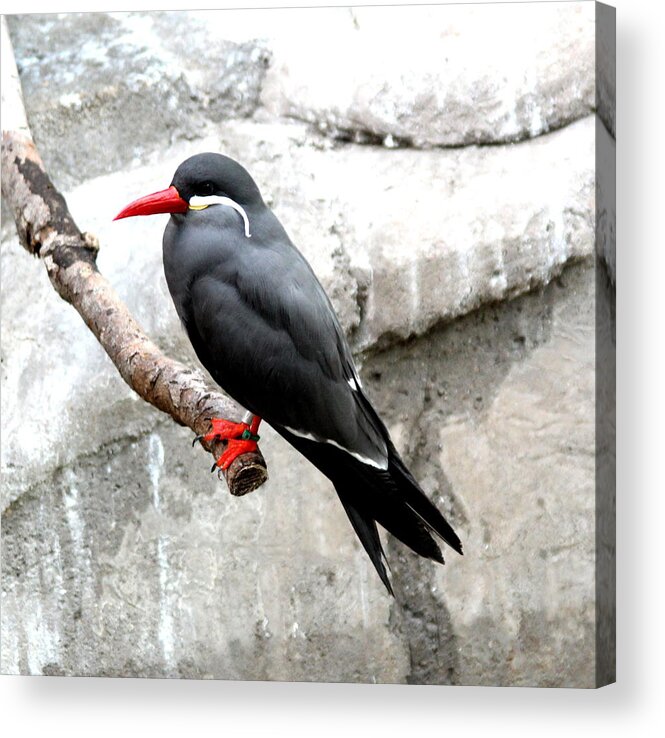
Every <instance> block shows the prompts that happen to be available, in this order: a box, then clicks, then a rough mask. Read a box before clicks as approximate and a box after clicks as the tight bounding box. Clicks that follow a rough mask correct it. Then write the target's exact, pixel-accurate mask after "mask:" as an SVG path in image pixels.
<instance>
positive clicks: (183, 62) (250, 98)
mask: <svg viewBox="0 0 665 738" xmlns="http://www.w3.org/2000/svg"><path fill="white" fill-rule="evenodd" d="M9 25H10V31H11V36H12V42H13V44H14V50H15V55H16V59H17V64H18V68H19V73H20V75H21V82H22V85H23V92H24V98H25V103H26V108H27V113H28V118H29V121H30V125H31V127H32V131H33V135H34V138H35V141H36V142H37V145H38V146H39V149H40V153H41V155H42V158H43V159H44V161H45V163H46V165H47V167H48V169H49V171H52V172H53V173H54V176H53V178H54V181H55V182H56V184H57V185H58V186H59V187H70V186H71V185H72V184H74V183H79V182H81V181H83V180H84V179H87V178H89V177H93V176H96V175H99V174H103V173H106V172H112V171H115V170H117V169H118V168H120V167H122V166H126V165H127V164H130V163H132V162H138V161H141V159H142V158H143V157H144V156H145V154H146V152H148V151H152V150H154V149H155V148H157V147H159V146H167V145H168V144H169V143H171V142H172V141H174V140H178V139H183V138H184V139H194V138H198V137H200V135H201V134H202V132H203V131H204V130H205V127H206V125H208V123H209V121H214V122H215V123H216V124H219V122H220V121H221V120H224V119H226V118H234V117H243V116H247V115H250V114H251V113H252V112H253V111H254V110H255V109H256V107H257V105H258V103H259V91H260V88H261V83H262V80H263V76H264V74H265V68H266V66H267V64H268V61H269V52H268V50H267V49H266V48H265V46H263V45H262V44H261V43H260V42H257V41H253V40H251V37H250V38H249V39H245V40H243V41H237V42H236V41H229V40H227V38H226V35H225V33H224V14H223V13H212V14H201V13H199V14H191V13H177V12H176V13H167V12H163V13H71V14H49V15H30V16H10V17H9Z"/></svg>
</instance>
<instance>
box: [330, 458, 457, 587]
mask: <svg viewBox="0 0 665 738" xmlns="http://www.w3.org/2000/svg"><path fill="white" fill-rule="evenodd" d="M389 451H390V458H389V464H388V469H387V470H386V471H381V470H379V469H376V468H374V467H370V466H369V465H367V464H363V463H362V462H360V461H356V460H355V459H354V460H352V461H351V462H350V464H349V465H348V466H346V468H344V469H338V473H337V474H335V475H334V476H333V483H334V485H335V489H336V490H337V494H338V495H339V498H340V500H341V502H342V505H343V506H344V509H345V510H346V513H347V515H348V516H349V519H350V521H351V524H352V525H353V528H354V530H355V531H356V533H357V534H358V538H360V541H361V543H362V544H363V546H364V548H365V550H366V551H367V553H368V554H369V557H370V559H371V560H372V563H373V564H374V566H375V568H376V570H377V572H378V574H379V576H380V577H381V581H382V582H383V583H384V584H385V586H386V588H387V590H388V592H390V594H394V593H393V589H392V586H391V584H390V579H389V577H388V573H387V571H386V567H385V563H387V562H386V557H385V554H384V551H383V547H382V546H381V540H380V539H379V534H378V531H377V528H376V524H377V523H379V524H380V525H381V526H383V527H384V528H385V529H386V530H387V531H388V532H390V533H392V535H394V536H395V537H396V538H398V539H399V540H400V541H402V543H404V544H405V545H407V546H408V547H409V548H410V549H412V550H413V551H415V552H416V553H417V554H419V555H420V556H423V557H425V558H428V559H432V560H434V561H438V562H439V563H441V564H443V563H444V561H443V556H442V554H441V549H440V548H439V546H438V544H437V542H436V540H435V539H434V538H433V536H432V533H434V534H436V535H437V536H439V537H440V538H442V539H443V540H444V541H445V542H446V543H447V544H448V545H449V546H450V547H451V548H452V549H454V550H455V551H457V552H458V553H460V554H461V553H462V544H461V542H460V539H459V537H458V536H457V534H456V533H455V531H454V530H453V529H452V527H451V526H450V524H449V523H448V521H447V520H446V519H445V518H444V517H443V515H442V514H441V513H440V512H439V510H438V509H437V508H436V507H435V506H434V504H433V503H432V502H430V500H429V499H428V497H427V496H426V495H425V493H424V492H423V491H422V489H421V488H420V486H419V485H418V483H417V482H416V480H415V479H414V478H413V476H412V475H411V473H410V472H409V470H408V469H407V468H406V466H405V465H404V462H403V461H402V460H401V459H400V457H399V455H398V454H397V452H396V451H395V449H394V448H390V449H389Z"/></svg>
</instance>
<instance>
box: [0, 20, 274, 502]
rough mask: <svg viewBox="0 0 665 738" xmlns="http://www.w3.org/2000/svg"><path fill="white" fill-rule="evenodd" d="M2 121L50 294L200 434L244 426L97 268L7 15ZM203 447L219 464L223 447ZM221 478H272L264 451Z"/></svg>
mask: <svg viewBox="0 0 665 738" xmlns="http://www.w3.org/2000/svg"><path fill="white" fill-rule="evenodd" d="M2 115H3V119H2V196H3V198H5V201H6V203H7V204H8V206H9V207H10V208H11V210H12V212H13V215H14V220H15V221H16V228H17V230H18V235H19V240H20V242H21V244H22V246H23V247H24V248H25V249H26V250H27V251H28V252H30V253H31V254H34V255H35V256H38V257H39V258H40V259H41V260H42V261H43V262H44V265H45V267H46V271H47V272H48V276H49V279H50V280H51V284H52V285H53V288H54V289H55V290H56V292H57V293H58V294H59V295H60V297H62V298H63V299H64V300H66V301H67V302H68V303H70V304H71V305H73V306H74V308H76V310H77V311H78V313H79V314H80V316H81V317H82V318H83V320H84V322H85V324H86V325H87V326H88V328H89V329H90V330H91V331H92V333H93V334H94V335H95V337H96V338H97V340H98V341H99V343H100V344H101V345H102V347H103V348H104V350H105V351H106V353H107V354H108V355H109V357H110V359H111V361H112V362H113V363H114V364H115V366H116V368H117V370H118V372H120V375H121V376H122V378H123V379H124V380H125V382H127V384H128V385H129V386H130V387H131V388H132V389H133V390H134V391H135V392H136V393H137V394H138V395H139V396H140V397H142V398H143V399H144V400H145V401H146V402H149V403H150V404H152V405H154V406H155V407H157V408H159V409H160V410H162V411H163V412H165V413H167V414H168V415H170V416H171V417H172V418H173V420H175V422H176V423H179V424H180V425H185V426H188V427H189V428H191V429H192V430H193V431H194V433H196V434H197V435H204V434H205V433H207V432H208V431H209V430H210V418H213V417H220V418H229V419H231V420H236V421H238V420H240V419H241V418H242V416H243V414H244V411H243V410H242V408H240V407H239V406H238V405H237V404H236V403H235V402H233V401H232V400H231V399H229V398H228V397H226V396H224V395H222V394H221V393H219V392H217V391H216V390H214V389H212V388H211V387H210V386H209V385H208V384H207V382H206V380H205V378H204V375H203V374H202V372H200V371H198V370H195V369H191V368H188V367H186V366H184V365H183V364H181V363H180V362H177V361H174V360H173V359H170V358H168V357H167V356H165V355H164V354H163V353H162V352H161V351H160V349H159V348H158V347H157V346H156V345H155V344H154V343H153V342H152V341H151V340H150V339H149V338H148V336H147V335H146V334H145V333H144V331H143V330H142V328H141V327H140V326H139V324H138V323H137V321H136V320H135V319H134V317H133V316H132V315H131V313H130V312H129V310H128V309H127V307H126V306H125V304H124V303H123V302H122V301H121V300H120V298H119V297H118V295H117V294H116V292H115V290H114V289H113V287H111V285H110V284H109V282H107V281H106V279H105V278H104V277H103V276H102V275H101V274H100V272H99V270H98V269H97V264H96V257H97V252H98V250H99V244H98V242H97V239H96V238H95V237H94V236H93V235H91V234H89V233H82V232H81V231H80V230H79V228H78V227H77V225H76V223H75V222H74V219H73V217H72V215H71V213H70V212H69V209H68V208H67V203H66V202H65V199H64V197H63V196H62V195H61V194H60V193H59V192H58V191H57V190H56V189H55V187H54V186H53V184H52V182H51V180H50V179H49V177H48V175H47V173H46V171H45V168H44V164H43V163H42V160H41V158H40V156H39V153H38V152H37V149H36V147H35V144H34V142H33V140H32V136H31V134H30V129H29V126H28V123H27V119H26V115H25V108H24V105H23V100H22V95H21V87H20V81H19V77H18V73H17V71H16V63H15V61H14V56H13V51H12V46H11V41H10V39H9V33H8V31H7V25H6V21H5V18H4V17H3V18H2ZM203 445H204V447H205V448H206V449H207V450H208V451H209V452H210V453H212V454H213V456H214V457H215V458H217V457H219V455H220V454H221V453H222V451H223V450H224V447H225V442H215V443H212V444H203ZM223 475H224V477H225V479H226V482H227V484H228V487H229V491H230V492H231V494H233V495H244V494H246V493H247V492H251V491H253V490H255V489H257V488H258V487H260V486H261V485H262V484H263V483H264V482H265V481H266V479H267V478H268V473H267V470H266V465H265V461H264V459H263V456H262V455H261V453H260V452H257V453H249V454H243V455H241V456H239V457H237V458H236V459H235V460H234V461H233V463H232V464H231V466H230V467H229V469H228V470H226V471H225V472H224V473H223Z"/></svg>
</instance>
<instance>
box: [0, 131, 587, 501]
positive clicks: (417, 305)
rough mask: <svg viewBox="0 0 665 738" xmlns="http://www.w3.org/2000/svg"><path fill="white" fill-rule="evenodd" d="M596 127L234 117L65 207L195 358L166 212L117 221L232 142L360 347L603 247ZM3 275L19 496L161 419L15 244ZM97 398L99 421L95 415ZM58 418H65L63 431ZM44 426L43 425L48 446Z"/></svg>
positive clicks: (140, 313) (145, 315)
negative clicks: (362, 136)
mask: <svg viewBox="0 0 665 738" xmlns="http://www.w3.org/2000/svg"><path fill="white" fill-rule="evenodd" d="M593 134H594V123H593V118H589V119H585V120H584V121H580V122H579V123H576V124H575V125H573V126H569V127H568V128H566V129H565V130H563V131H560V132H557V133H554V134H550V135H548V136H546V137H540V138H539V139H537V140H535V141H532V142H525V143H522V144H520V145H519V146H517V147H513V148H509V149H504V148H469V149H464V150H454V151H437V152H421V151H407V150H404V151H402V150H398V151H389V150H386V149H383V148H378V147H365V146H344V147H341V148H334V147H333V148H331V147H329V146H324V147H323V148H321V147H320V146H318V145H316V140H315V139H312V137H311V136H310V135H309V134H308V133H307V131H306V129H305V128H304V127H303V126H301V125H283V124H256V123H234V124H227V126H226V127H225V130H224V133H223V134H222V136H221V137H220V138H218V139H207V140H204V141H197V142H195V143H187V144H180V145H177V146H175V147H174V148H172V149H170V150H169V151H168V152H167V155H165V154H164V153H163V152H162V153H160V155H159V157H157V156H154V157H153V162H152V163H149V164H148V165H146V166H144V167H141V168H138V169H135V170H132V171H122V172H121V173H119V174H113V175H109V176H106V177H101V178H98V179H95V180H90V181H88V182H86V183H85V185H83V186H81V187H78V188H76V189H75V190H73V191H72V192H70V193H68V194H67V201H68V203H69V205H70V208H71V210H72V213H73V214H74V217H75V219H76V221H77V222H78V224H79V226H80V227H81V228H82V229H84V230H88V231H91V232H93V233H95V234H96V235H97V236H98V237H99V239H100V242H101V244H102V250H101V253H100V257H99V266H100V269H101V270H102V273H103V274H105V275H106V277H107V278H108V279H109V280H110V281H111V282H112V284H113V285H114V286H115V287H116V289H117V290H118V292H119V294H120V296H121V297H122V298H123V299H124V300H125V301H126V302H127V304H128V306H129V308H130V309H131V310H132V312H133V314H134V315H135V316H136V317H137V319H138V320H139V322H140V323H141V324H142V325H143V326H144V328H145V329H146V330H147V331H148V333H149V334H150V335H151V336H153V337H155V338H156V339H157V340H158V342H159V343H160V345H162V346H163V348H164V349H165V350H166V351H168V352H169V353H171V354H174V355H175V356H178V357H182V358H186V359H187V360H189V361H195V359H194V358H193V355H192V352H191V349H190V348H189V345H188V343H187V341H186V339H185V337H184V334H183V331H182V330H181V328H180V326H179V323H178V319H177V316H176V314H175V310H174V309H173V307H172V304H171V301H170V297H169V296H168V291H167V288H166V284H165V281H164V277H163V274H162V266H161V247H160V244H161V236H162V232H163V229H164V224H165V221H166V217H167V216H161V217H154V218H136V219H131V220H126V221H120V222H113V221H112V218H113V216H114V215H115V214H116V213H117V212H119V211H120V209H121V208H122V207H123V206H124V205H125V204H126V203H127V202H129V201H130V200H133V199H135V198H136V197H138V196H140V195H142V194H146V193H148V192H153V191H155V190H158V189H162V188H163V187H165V186H166V185H167V184H168V182H170V181H171V177H172V174H173V170H174V169H175V167H176V166H177V164H178V163H179V162H180V161H181V160H182V159H184V158H186V156H188V155H191V154H192V153H195V152H197V151H201V150H206V149H219V150H223V151H226V152H227V153H228V154H230V155H231V156H235V157H237V158H239V159H241V160H242V161H244V162H245V164H246V165H247V167H248V168H249V170H250V171H251V172H252V173H253V174H254V175H255V177H256V178H257V181H258V182H259V185H260V186H261V189H262V191H263V192H264V193H265V195H266V197H267V199H268V201H269V202H270V204H271V205H272V206H273V207H274V209H275V212H276V213H277V214H278V216H279V217H280V219H281V220H282V222H283V223H284V224H285V226H286V228H287V230H288V231H289V232H290V234H291V236H292V238H293V240H294V242H295V243H296V244H297V245H298V246H299V247H300V248H301V250H302V251H303V253H304V254H305V256H306V257H307V258H308V259H309V261H310V262H311V263H312V266H313V267H314V269H315V271H316V272H317V274H318V275H319V277H320V279H321V280H322V282H323V284H324V286H325V287H326V289H327V291H328V293H329V294H330V295H331V298H332V300H333V302H334V304H335V306H336V308H337V310H338V312H339V315H340V318H341V320H342V324H343V326H344V328H345V329H346V331H347V333H349V334H350V336H351V338H352V341H353V345H354V346H355V348H356V350H365V349H371V348H372V347H373V346H376V345H385V344H389V343H390V342H393V341H395V340H396V339H402V338H406V337H408V336H411V335H419V334H422V333H424V332H426V331H427V330H428V329H429V328H430V327H431V326H433V325H435V324H437V323H438V322H441V321H443V320H450V319H452V318H455V317H457V316H460V315H463V314H465V313H466V312H468V311H469V310H471V309H473V308H475V307H477V306H479V305H481V304H482V303H484V302H488V301H490V302H491V301H495V300H500V299H505V298H506V297H509V296H512V295H515V294H519V293H521V292H525V291H527V290H529V289H532V288H534V287H535V286H537V285H540V284H546V283H547V282H548V281H550V280H551V279H552V277H553V276H554V275H556V274H558V273H559V272H560V271H561V269H562V268H563V266H564V265H565V264H566V263H567V262H568V261H570V260H574V259H579V258H581V257H584V256H589V255H591V254H592V253H593V238H594V228H593V217H594V204H593V183H594V178H593ZM310 172H317V177H316V178H315V177H313V176H312V175H311V174H310ZM499 183H500V185H499ZM3 275H4V276H3V279H4V281H5V283H6V284H8V285H11V289H9V290H5V291H4V292H3V296H2V328H3V336H4V338H3V343H4V346H3V349H4V354H5V358H4V363H3V373H4V383H5V387H6V389H7V391H6V392H5V393H4V395H3V400H2V402H3V428H4V429H5V432H6V440H5V442H4V443H3V448H2V455H3V463H4V465H5V477H4V484H3V495H4V496H6V497H8V498H9V499H13V498H14V497H15V496H16V495H18V494H20V491H21V490H22V489H24V488H25V485H26V484H27V483H28V480H35V479H37V478H39V477H40V476H41V475H43V474H45V473H47V471H48V470H49V469H51V468H53V467H54V466H58V465H62V464H66V463H70V462H72V461H73V459H74V458H75V457H76V455H79V454H81V453H85V454H88V453H92V452H94V450H95V449H96V448H98V447H99V446H100V445H102V444H103V443H104V442H105V440H108V439H117V438H120V437H122V436H123V435H124V434H126V433H128V432H131V433H138V432H143V431H145V430H147V429H148V426H147V425H146V422H147V421H146V420H145V419H144V418H143V416H139V417H134V416H131V417H128V416H127V412H126V409H129V408H132V407H133V406H134V405H135V404H136V403H137V402H138V400H137V399H136V398H135V396H134V395H133V393H132V392H131V391H130V390H129V388H127V387H125V385H124V384H123V382H122V380H121V379H120V377H119V376H118V375H117V373H116V371H115V369H114V368H113V367H112V365H111V363H110V361H109V360H108V359H107V357H106V356H105V355H104V354H103V352H102V351H101V350H100V349H99V346H98V345H97V343H96V341H95V339H94V338H93V337H92V336H91V335H90V334H89V333H88V332H87V330H86V329H85V327H84V326H83V325H82V323H81V321H80V319H79V317H78V315H76V313H75V312H74V311H73V310H72V309H71V308H70V307H69V306H68V305H66V304H65V303H63V302H62V301H60V300H59V299H58V298H57V297H56V295H55V294H54V293H53V291H52V288H51V286H50V283H49V282H48V279H47V277H46V274H45V271H44V269H43V267H42V265H41V264H39V263H38V262H37V261H34V260H30V259H28V258H27V256H26V255H25V253H23V251H22V250H21V249H20V247H19V246H18V243H16V242H11V245H10V242H7V245H6V247H5V248H4V255H3ZM45 313H49V314H50V315H51V317H52V319H51V321H50V322H49V324H48V325H44V320H43V315H44V314H45ZM36 326H40V339H39V341H36V340H35V338H34V336H35V327H36ZM35 383H37V386H35ZM54 385H55V386H54ZM91 405H94V406H95V407H98V408H99V415H97V414H95V415H92V416H90V417H89V419H87V420H86V422H83V423H82V422H81V420H80V418H81V415H83V416H84V417H87V412H86V410H87V409H88V408H89V407H90V406H91ZM53 417H60V418H63V420H62V422H61V423H59V424H57V425H52V424H49V423H48V422H47V419H48V418H53ZM30 419H36V422H37V423H39V429H40V435H41V438H42V440H43V449H42V450H41V453H39V454H35V451H34V447H33V442H32V438H33V435H34V432H35V426H34V424H33V422H31V420H30Z"/></svg>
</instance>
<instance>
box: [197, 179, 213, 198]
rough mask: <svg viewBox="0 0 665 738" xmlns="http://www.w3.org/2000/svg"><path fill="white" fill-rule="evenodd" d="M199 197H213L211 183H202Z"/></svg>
mask: <svg viewBox="0 0 665 738" xmlns="http://www.w3.org/2000/svg"><path fill="white" fill-rule="evenodd" d="M200 191H201V195H203V196H204V197H205V196H206V195H213V194H214V192H215V188H214V186H213V184H212V182H204V183H203V184H202V185H201V187H200Z"/></svg>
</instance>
